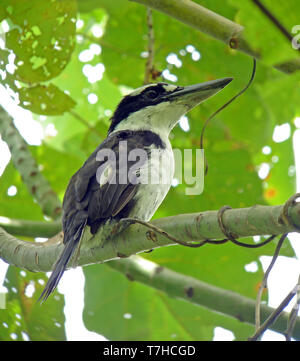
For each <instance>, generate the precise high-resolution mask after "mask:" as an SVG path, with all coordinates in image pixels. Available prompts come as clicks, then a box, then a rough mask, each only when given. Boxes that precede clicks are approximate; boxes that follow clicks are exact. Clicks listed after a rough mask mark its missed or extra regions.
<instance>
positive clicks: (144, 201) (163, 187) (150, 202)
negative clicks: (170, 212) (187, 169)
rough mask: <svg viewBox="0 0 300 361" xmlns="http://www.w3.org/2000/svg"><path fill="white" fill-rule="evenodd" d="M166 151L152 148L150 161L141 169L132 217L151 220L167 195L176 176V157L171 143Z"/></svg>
mask: <svg viewBox="0 0 300 361" xmlns="http://www.w3.org/2000/svg"><path fill="white" fill-rule="evenodd" d="M166 143H167V144H166V148H165V149H154V147H152V148H150V152H149V157H148V161H147V162H146V163H145V165H144V166H143V167H141V168H140V178H139V182H140V183H141V184H140V185H139V189H138V192H137V194H136V196H135V197H134V199H135V200H136V204H135V206H134V207H133V209H132V210H131V212H130V217H137V218H139V219H142V220H146V221H148V220H150V219H151V218H152V216H153V214H154V213H155V211H156V210H157V208H158V207H159V206H160V204H161V203H162V201H163V200H164V198H165V196H166V195H167V193H168V191H169V189H170V187H171V183H172V179H173V176H174V156H173V151H172V147H171V144H170V142H169V141H167V142H166Z"/></svg>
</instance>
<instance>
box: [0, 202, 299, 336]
mask: <svg viewBox="0 0 300 361" xmlns="http://www.w3.org/2000/svg"><path fill="white" fill-rule="evenodd" d="M298 196H299V195H298ZM295 199H296V197H293V198H291V199H290V200H289V201H288V202H287V203H286V204H285V205H283V206H254V207H251V208H241V209H229V210H227V211H226V212H225V213H224V214H223V217H222V219H223V223H224V226H225V227H226V230H227V231H228V232H230V233H231V234H234V236H236V237H245V236H254V235H264V234H271V233H272V234H281V233H285V232H292V231H297V229H298V227H299V226H300V203H296V202H295ZM0 222H1V225H2V226H3V227H6V229H7V230H8V227H9V225H8V224H9V222H8V220H7V219H6V222H4V219H3V218H2V219H1V218H0ZM24 222H25V223H24ZM5 223H6V224H5ZM30 223H31V224H30V225H31V226H33V225H34V222H30ZM36 223H40V225H39V229H40V231H41V234H40V236H46V235H47V234H51V233H52V232H53V233H54V232H56V231H57V227H58V225H57V222H53V223H47V222H36ZM11 224H13V225H14V226H13V227H12V226H11V230H13V231H14V232H15V233H18V234H19V233H21V232H22V229H23V228H24V226H25V225H26V221H19V222H16V221H15V220H12V221H11ZM152 224H155V225H156V226H157V227H160V228H162V229H164V230H166V231H167V232H169V233H171V234H172V235H174V236H176V237H177V238H179V239H181V240H183V241H186V242H192V241H194V240H204V239H207V238H211V239H215V238H223V234H222V230H221V229H220V227H219V221H218V212H217V211H207V212H201V213H194V214H183V215H178V216H174V217H166V218H161V219H157V220H155V221H153V222H152ZM51 227H52V228H51ZM31 229H32V228H31ZM32 232H35V231H33V230H32ZM27 235H30V231H28V232H27ZM35 235H36V233H35ZM62 238H63V235H62V232H61V233H59V234H58V235H57V236H55V237H53V238H51V239H50V240H49V241H47V242H45V243H34V242H25V241H21V240H18V239H17V238H14V237H13V236H11V235H9V234H8V233H6V232H5V231H4V230H3V229H1V228H0V257H1V258H2V259H4V260H5V261H7V262H9V263H11V264H15V265H17V266H18V267H22V268H26V269H29V270H32V271H49V270H51V267H52V265H53V263H54V262H55V260H56V259H57V257H58V256H59V254H60V252H61V250H62V244H61V243H62ZM171 243H172V242H171V241H170V240H169V239H166V238H164V237H162V236H161V235H159V234H156V233H155V232H151V235H150V234H149V231H148V230H147V229H145V228H144V227H143V226H142V225H139V224H135V225H132V226H130V227H129V228H128V229H127V230H125V231H124V232H123V233H122V234H120V235H118V236H116V237H115V238H114V239H112V240H111V241H110V242H106V243H104V244H103V242H102V240H101V232H99V233H98V234H96V235H95V236H94V237H92V236H91V235H90V234H89V232H88V231H87V232H86V233H85V235H84V240H83V244H82V247H81V250H80V256H79V259H78V264H79V265H85V264H90V263H99V262H106V261H109V260H112V259H114V258H123V257H125V255H126V256H129V255H131V254H134V253H138V252H142V251H145V250H148V249H150V248H157V247H162V246H165V245H168V244H171ZM71 262H72V261H71ZM106 264H107V265H108V266H109V267H112V268H113V269H115V270H118V271H120V272H122V273H123V274H124V275H126V276H127V277H128V279H129V280H131V281H133V280H135V281H138V282H141V283H144V284H146V285H148V286H151V287H153V288H155V289H157V290H160V291H163V292H166V293H167V294H168V295H169V296H170V297H175V298H179V299H183V300H185V301H188V302H191V303H193V304H195V305H198V306H203V307H206V308H209V309H210V310H212V311H215V312H220V313H222V314H224V315H227V316H230V317H234V318H236V319H238V320H240V321H242V322H247V323H249V324H254V310H255V301H254V300H252V299H250V298H247V297H244V296H241V295H239V294H237V293H234V292H232V291H229V290H225V289H221V288H219V287H215V286H212V285H210V284H207V283H205V282H202V281H199V280H197V279H195V278H193V277H189V276H185V275H182V274H180V273H177V272H174V271H172V270H169V269H167V268H165V267H161V266H159V265H157V264H155V263H153V262H150V261H148V260H145V259H143V258H142V257H138V256H132V257H130V258H126V259H119V260H118V261H112V262H106ZM71 265H73V264H72V263H70V264H69V267H70V266H71ZM273 311H274V310H273V309H272V308H270V307H267V306H266V305H262V308H261V315H262V318H263V319H266V318H267V317H268V316H269V315H270V314H271V313H272V312H273ZM287 320H288V316H287V314H284V313H283V314H282V315H281V316H280V317H279V319H278V320H277V321H276V323H274V324H273V325H272V326H271V329H272V330H274V331H277V332H281V333H283V332H284V331H285V328H286V324H287ZM293 337H295V338H296V339H299V338H300V321H298V320H297V322H296V326H295V329H294V333H293Z"/></svg>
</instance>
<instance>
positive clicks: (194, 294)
mask: <svg viewBox="0 0 300 361" xmlns="http://www.w3.org/2000/svg"><path fill="white" fill-rule="evenodd" d="M107 265H108V266H109V267H111V268H113V269H115V270H117V271H119V272H122V273H123V274H124V275H126V276H127V278H128V279H129V280H130V281H138V282H141V283H143V284H145V285H147V286H149V287H152V288H155V289H157V290H159V291H163V292H165V293H167V295H168V296H170V297H174V298H178V299H181V300H184V301H187V302H190V303H193V304H194V305H197V306H203V307H206V308H208V309H210V310H212V311H215V312H219V313H222V314H224V315H227V316H231V317H233V318H235V319H237V320H239V321H241V322H246V323H248V324H251V325H254V314H255V300H253V299H251V298H248V297H245V296H242V295H240V294H238V293H235V292H232V291H229V290H226V289H222V288H220V287H216V286H213V285H211V284H208V283H205V282H202V281H200V280H197V279H196V278H193V277H189V276H186V275H183V274H181V273H178V272H175V271H172V270H170V269H168V268H166V267H161V266H159V265H158V264H156V263H154V262H151V261H149V260H146V259H144V258H142V257H139V256H132V257H130V258H128V259H124V260H119V261H111V262H108V263H107ZM273 311H274V309H272V308H271V307H268V306H266V305H261V316H262V318H263V319H264V320H265V319H267V318H268V317H269V316H270V315H271V314H272V312H273ZM288 317H289V316H288V314H287V313H281V315H280V316H279V317H278V319H277V320H276V322H275V323H274V324H272V325H271V326H270V329H271V330H273V331H276V332H280V333H284V332H285V330H286V326H287V322H288ZM293 337H294V338H295V339H297V340H299V339H300V318H298V319H297V321H296V325H295V328H294V332H293Z"/></svg>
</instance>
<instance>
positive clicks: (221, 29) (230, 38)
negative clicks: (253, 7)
mask: <svg viewBox="0 0 300 361" xmlns="http://www.w3.org/2000/svg"><path fill="white" fill-rule="evenodd" d="M130 1H134V2H137V3H140V4H143V5H145V6H148V7H151V8H153V9H156V10H158V11H160V12H163V13H165V14H167V15H169V16H171V17H173V18H175V19H177V20H179V21H181V22H183V23H184V24H186V25H188V26H190V27H193V28H195V29H197V30H199V31H201V32H203V33H205V34H207V35H210V36H212V37H214V38H215V39H217V40H220V41H222V42H223V43H225V44H226V45H228V46H230V47H231V48H232V49H236V50H239V51H242V52H243V53H246V54H247V55H250V56H251V57H254V58H256V59H258V60H259V59H260V58H261V56H260V54H259V53H258V52H257V51H256V50H254V48H253V47H252V46H251V44H249V43H248V42H247V41H246V39H245V37H244V27H243V26H241V25H239V24H237V23H235V22H233V21H231V20H229V19H227V18H225V17H223V16H221V15H219V14H217V13H214V12H213V11H211V10H209V9H206V8H205V7H203V6H201V5H199V4H197V3H195V2H193V1H190V0H130ZM274 67H275V68H276V69H278V70H280V71H282V72H285V73H292V72H294V71H296V70H299V69H300V59H293V60H291V61H287V62H285V63H282V64H274Z"/></svg>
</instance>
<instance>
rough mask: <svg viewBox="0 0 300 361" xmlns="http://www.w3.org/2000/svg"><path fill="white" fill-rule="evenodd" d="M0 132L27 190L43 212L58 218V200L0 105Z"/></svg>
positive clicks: (59, 212) (59, 209)
mask: <svg viewBox="0 0 300 361" xmlns="http://www.w3.org/2000/svg"><path fill="white" fill-rule="evenodd" d="M0 133H1V136H2V139H3V140H4V141H5V142H6V143H7V145H8V147H9V149H10V152H11V157H12V161H13V163H14V166H15V167H16V169H17V170H18V171H19V173H20V174H21V176H22V179H23V181H24V183H25V184H26V186H27V188H28V190H29V192H30V193H31V194H32V196H33V197H34V198H35V199H36V201H37V202H38V204H39V205H40V207H41V208H42V211H43V213H44V214H45V215H47V216H49V217H51V218H53V219H58V218H59V217H60V215H61V203H60V200H59V199H58V197H57V195H56V194H55V193H54V192H53V190H52V189H51V187H50V185H49V183H48V181H47V180H46V179H45V178H44V176H43V175H42V173H41V172H40V170H39V168H38V165H37V163H36V161H35V159H34V158H33V156H32V154H31V153H30V151H29V150H28V146H27V143H26V142H25V141H24V139H23V138H22V136H21V135H20V133H19V132H18V130H17V129H16V127H15V126H14V124H13V120H12V118H11V117H10V115H9V114H8V113H7V112H6V111H5V110H4V109H3V107H2V106H0Z"/></svg>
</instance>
